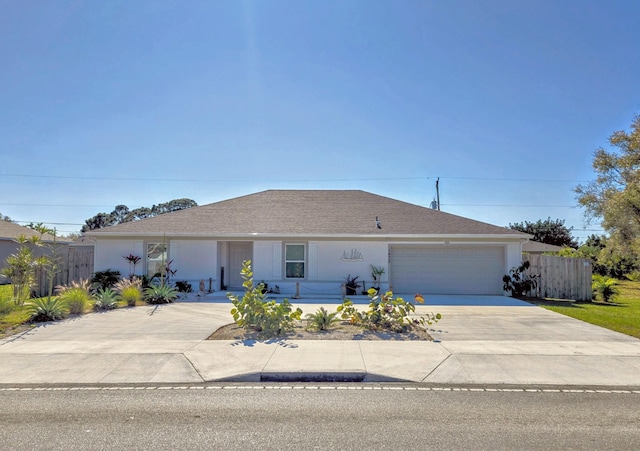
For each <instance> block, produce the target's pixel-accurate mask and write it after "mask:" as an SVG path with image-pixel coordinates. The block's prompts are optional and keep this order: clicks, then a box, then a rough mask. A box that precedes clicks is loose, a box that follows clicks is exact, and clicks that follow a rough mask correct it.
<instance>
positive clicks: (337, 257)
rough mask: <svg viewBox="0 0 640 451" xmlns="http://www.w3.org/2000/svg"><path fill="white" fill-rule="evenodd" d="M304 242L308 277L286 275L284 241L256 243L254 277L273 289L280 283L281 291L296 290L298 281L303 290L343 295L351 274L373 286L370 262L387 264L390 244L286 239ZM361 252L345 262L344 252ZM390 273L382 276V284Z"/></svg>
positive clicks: (368, 285) (292, 241)
mask: <svg viewBox="0 0 640 451" xmlns="http://www.w3.org/2000/svg"><path fill="white" fill-rule="evenodd" d="M300 242H301V243H304V244H305V245H306V249H307V259H306V275H307V277H306V278H305V279H301V280H294V279H285V277H284V244H285V242H283V241H266V240H265V241H256V242H255V243H254V246H253V271H254V280H255V281H261V280H264V281H265V282H267V283H268V284H269V287H271V288H273V287H274V286H275V285H278V286H279V287H280V289H281V292H282V293H287V294H293V293H295V285H296V282H299V283H300V289H301V292H306V293H314V292H315V293H333V294H341V292H342V291H341V284H342V283H344V280H345V278H346V277H347V276H348V275H351V276H352V277H355V276H358V277H359V279H358V281H365V282H366V286H367V288H370V287H371V286H372V283H373V280H372V278H371V265H372V264H373V265H375V266H382V267H384V268H385V269H387V266H388V250H387V249H388V246H387V243H386V242H363V241H357V242H341V241H294V240H291V241H286V243H300ZM345 253H346V254H348V255H349V256H351V254H352V253H354V254H357V255H362V260H358V261H346V260H344V259H343V258H342V257H343V255H344V254H345ZM385 283H387V274H384V275H383V286H384V284H385Z"/></svg>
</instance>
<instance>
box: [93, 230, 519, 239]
mask: <svg viewBox="0 0 640 451" xmlns="http://www.w3.org/2000/svg"><path fill="white" fill-rule="evenodd" d="M85 236H87V237H88V238H93V239H99V238H125V239H126V238H149V237H161V236H166V237H168V238H172V239H176V238H210V239H216V240H219V239H259V238H262V239H265V238H267V239H268V238H272V239H274V238H279V239H282V238H289V239H290V238H294V239H295V238H305V239H311V238H314V239H332V238H333V239H336V238H338V239H340V238H349V239H359V240H362V239H371V240H399V239H401V240H406V239H420V240H429V239H438V240H458V239H499V240H514V241H528V240H529V239H530V235H526V234H518V235H514V234H509V233H505V234H491V233H485V234H478V233H469V234H451V233H447V234H439V233H429V234H407V233H403V234H371V235H364V234H355V233H259V232H251V233H218V234H215V235H214V234H211V233H141V232H136V233H124V232H99V233H90V232H89V233H86V234H85Z"/></svg>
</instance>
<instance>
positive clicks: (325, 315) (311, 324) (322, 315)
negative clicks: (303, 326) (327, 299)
mask: <svg viewBox="0 0 640 451" xmlns="http://www.w3.org/2000/svg"><path fill="white" fill-rule="evenodd" d="M337 316H338V312H329V311H327V310H326V309H325V308H324V307H320V308H319V309H318V310H316V312H315V313H307V315H306V318H307V328H308V329H315V330H329V329H330V328H331V326H332V325H333V324H334V323H336V322H338V321H340V320H339V318H336V317H337Z"/></svg>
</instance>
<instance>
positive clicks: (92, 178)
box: [0, 174, 588, 183]
mask: <svg viewBox="0 0 640 451" xmlns="http://www.w3.org/2000/svg"><path fill="white" fill-rule="evenodd" d="M0 177H23V178H48V179H67V180H109V181H127V182H178V183H180V182H190V183H193V182H223V183H229V182H246V181H252V180H254V179H240V178H232V179H229V178H215V179H208V178H190V179H171V178H140V177H136V178H135V179H132V178H131V177H97V176H82V175H51V174H45V175H34V174H0ZM439 178H442V179H445V180H478V181H495V182H527V183H530V182H535V183H587V182H588V180H561V179H531V178H529V179H525V178H500V177H459V176H453V177H439ZM436 179H438V176H420V177H368V178H352V177H349V178H326V179H288V180H287V181H289V182H353V181H356V182H362V181H391V180H436Z"/></svg>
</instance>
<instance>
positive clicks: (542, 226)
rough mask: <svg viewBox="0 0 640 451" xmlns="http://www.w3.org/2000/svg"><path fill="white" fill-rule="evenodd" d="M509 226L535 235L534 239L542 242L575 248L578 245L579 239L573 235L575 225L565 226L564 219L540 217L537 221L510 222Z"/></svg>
mask: <svg viewBox="0 0 640 451" xmlns="http://www.w3.org/2000/svg"><path fill="white" fill-rule="evenodd" d="M509 228H510V229H512V230H518V231H520V232H523V233H528V234H529V235H533V241H538V242H540V243H546V244H553V245H554V246H568V247H571V248H573V249H575V248H577V247H578V241H577V240H576V239H575V238H574V237H573V236H571V231H572V230H573V227H567V226H565V225H564V220H562V219H551V218H550V217H549V218H547V219H545V220H544V221H543V220H541V219H538V221H536V222H529V221H524V222H516V223H514V224H509Z"/></svg>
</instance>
